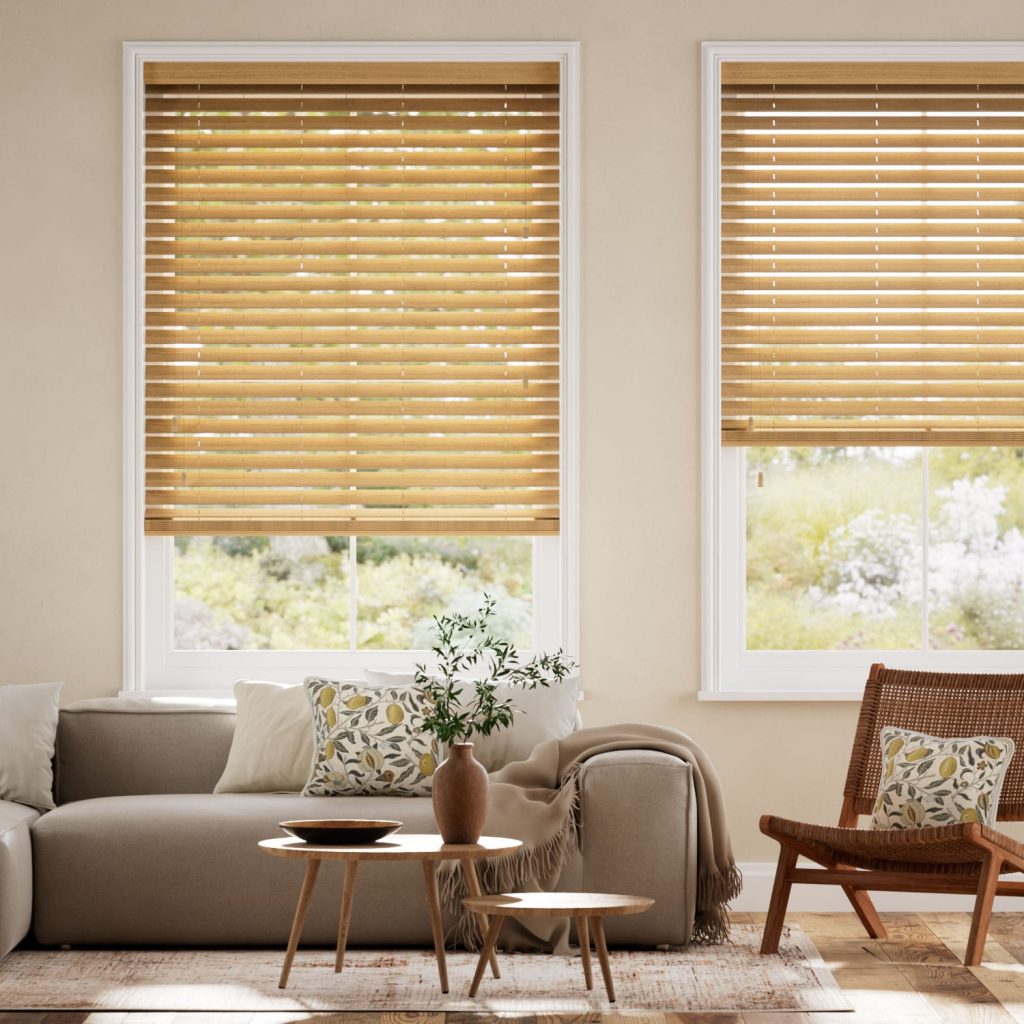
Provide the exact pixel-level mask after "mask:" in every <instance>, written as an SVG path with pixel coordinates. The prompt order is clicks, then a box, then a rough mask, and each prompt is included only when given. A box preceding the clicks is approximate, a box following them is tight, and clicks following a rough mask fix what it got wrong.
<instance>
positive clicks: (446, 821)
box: [432, 743, 487, 843]
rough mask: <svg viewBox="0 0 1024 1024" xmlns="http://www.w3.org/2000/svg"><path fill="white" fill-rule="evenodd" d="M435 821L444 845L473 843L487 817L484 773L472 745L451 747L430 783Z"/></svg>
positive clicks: (484, 769) (464, 744) (456, 744)
mask: <svg viewBox="0 0 1024 1024" xmlns="http://www.w3.org/2000/svg"><path fill="white" fill-rule="evenodd" d="M432 788H433V797H434V819H435V820H436V821H437V830H438V831H439V832H440V833H441V838H442V839H443V840H444V841H445V842H446V843H475V842H476V841H477V840H478V839H479V838H480V833H481V832H482V831H483V827H484V818H486V817H487V769H486V768H484V766H483V765H482V764H481V763H480V762H479V761H478V760H477V759H476V758H475V757H474V756H473V744H472V743H453V744H451V746H450V747H449V748H448V756H447V757H446V758H445V759H444V760H443V761H442V762H441V763H440V764H439V765H438V766H437V770H436V771H435V772H434V779H433V786H432Z"/></svg>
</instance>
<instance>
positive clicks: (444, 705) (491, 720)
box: [415, 594, 576, 743]
mask: <svg viewBox="0 0 1024 1024" xmlns="http://www.w3.org/2000/svg"><path fill="white" fill-rule="evenodd" d="M493 615H494V598H493V597H491V596H490V595H488V594H484V603H483V605H482V606H481V607H480V608H479V610H478V611H477V613H476V614H475V615H460V614H458V613H455V612H453V613H451V614H448V615H435V616H434V631H435V638H436V639H435V643H434V646H433V647H432V648H431V651H432V652H433V654H434V655H435V656H436V658H437V671H436V674H435V675H430V674H429V673H428V672H427V670H426V668H425V667H424V666H423V665H417V666H416V675H415V683H416V685H417V686H419V687H420V688H421V689H422V691H423V693H424V694H425V696H426V698H427V701H428V703H429V704H430V706H431V707H430V711H429V713H428V714H427V715H426V716H425V717H424V719H423V729H424V731H425V732H429V733H433V735H434V736H436V737H437V738H438V740H440V741H441V742H442V743H459V742H465V741H466V740H468V739H469V738H470V737H471V736H474V735H480V736H490V735H491V733H492V732H495V731H497V730H499V729H507V728H508V727H509V726H510V725H511V724H512V719H513V718H514V717H515V715H516V714H517V713H518V712H519V709H518V708H517V707H516V706H515V702H514V701H513V699H512V698H511V697H500V696H499V695H498V687H499V686H515V687H520V688H521V689H524V690H535V689H536V688H537V687H538V686H544V687H548V686H551V684H552V683H561V682H562V680H563V679H565V677H566V676H567V675H569V673H570V672H572V671H573V669H575V668H576V663H575V662H574V661H573V660H572V659H571V658H566V657H565V656H564V654H563V652H562V649H561V648H559V650H558V651H557V652H556V653H555V654H537V655H534V656H533V657H532V658H531V659H530V660H529V661H528V662H526V663H525V664H522V663H520V660H519V652H518V651H517V650H516V647H515V644H513V643H512V641H511V640H505V639H503V638H501V637H498V636H495V635H494V632H493V631H492V627H491V619H492V617H493ZM481 666H483V667H484V671H483V672H482V673H481V672H480V668H481ZM473 677H475V678H473ZM466 678H473V689H472V691H470V692H467V690H466V688H464V686H463V685H462V682H461V680H463V679H466Z"/></svg>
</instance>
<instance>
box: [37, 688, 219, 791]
mask: <svg viewBox="0 0 1024 1024" xmlns="http://www.w3.org/2000/svg"><path fill="white" fill-rule="evenodd" d="M234 728H235V706H234V701H229V700H225V701H217V700H196V701H183V700H177V699H176V700H167V699H162V698H159V697H136V698H121V697H112V698H102V699H96V700H83V701H79V702H78V703H76V704H69V705H68V706H67V707H66V708H63V709H62V710H61V713H60V724H59V725H58V727H57V773H56V774H57V781H56V790H57V803H58V804H66V803H70V802H71V801H72V800H88V799H92V798H94V797H104V796H128V795H131V794H136V793H211V792H213V787H214V786H215V785H216V784H217V780H218V779H219V778H220V775H221V772H223V770H224V765H225V764H226V762H227V759H228V751H229V750H230V748H231V737H232V734H233V732H234Z"/></svg>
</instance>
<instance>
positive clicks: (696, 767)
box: [441, 724, 742, 950]
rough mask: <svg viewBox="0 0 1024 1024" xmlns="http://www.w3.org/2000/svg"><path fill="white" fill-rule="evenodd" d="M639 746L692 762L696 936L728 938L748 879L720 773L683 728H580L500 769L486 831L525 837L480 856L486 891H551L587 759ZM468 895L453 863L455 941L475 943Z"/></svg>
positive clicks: (532, 940) (541, 934) (446, 896)
mask: <svg viewBox="0 0 1024 1024" xmlns="http://www.w3.org/2000/svg"><path fill="white" fill-rule="evenodd" d="M638 749H639V750H660V751H662V752H663V753H666V754H671V755H672V756H674V757H678V758H679V759H680V760H682V761H685V762H686V763H687V764H688V765H690V768H691V770H692V772H693V785H694V790H695V793H696V798H697V901H696V914H695V918H694V921H693V922H692V923H693V940H694V941H695V942H705V943H714V942H723V941H725V940H726V939H727V938H728V934H729V920H728V915H727V904H728V903H729V901H730V900H732V899H734V898H735V897H736V896H737V895H738V894H739V891H740V887H741V884H742V879H741V877H740V872H739V869H738V868H737V867H736V864H735V862H734V861H733V857H732V848H731V846H730V844H729V832H728V828H727V826H726V821H725V808H724V806H723V801H722V792H721V787H720V785H719V781H718V776H717V775H716V774H715V770H714V768H713V767H712V765H711V762H710V761H709V760H708V758H707V756H706V755H705V754H704V752H703V751H702V750H701V749H700V747H699V746H697V744H696V743H694V741H693V740H692V739H690V737H689V736H686V735H685V734H684V733H681V732H678V731H677V730H675V729H664V728H661V727H660V726H656V725H638V724H631V725H616V726H608V727H605V728H600V729H581V730H580V731H579V732H575V733H573V734H572V735H570V736H566V737H565V738H564V739H561V740H548V741H546V742H544V743H541V744H539V745H538V746H537V747H536V748H535V749H534V751H533V753H532V754H531V755H530V757H529V759H528V760H526V761H517V762H515V763H514V764H509V765H506V766H505V767H504V768H502V769H500V770H499V771H497V772H494V773H493V774H492V775H491V777H490V782H491V785H490V800H489V806H488V812H487V821H486V824H485V826H484V834H485V835H492V836H511V837H513V838H515V839H521V840H522V841H523V847H522V849H520V850H518V851H517V852H516V853H515V854H513V855H511V856H508V857H500V858H489V859H487V860H484V861H480V862H479V868H478V870H479V872H480V876H481V883H482V886H483V889H484V891H485V892H524V891H536V890H538V889H544V890H551V889H553V888H554V887H555V885H556V884H557V882H558V878H559V876H560V875H561V873H562V868H563V866H564V864H565V861H566V859H567V857H568V856H569V854H570V853H571V852H572V851H573V850H575V849H576V848H577V845H578V827H579V824H580V822H579V795H580V794H579V774H580V770H581V769H582V767H583V764H584V763H585V762H586V761H587V760H588V759H589V758H591V757H595V756H597V755H598V754H604V753H606V752H608V751H611V750H638ZM624 824H625V823H624ZM466 894H467V893H466V888H465V885H464V882H463V880H462V876H461V871H460V869H459V867H458V866H457V865H455V864H451V865H449V866H448V869H447V871H446V872H445V874H444V875H443V877H442V890H441V895H442V900H443V902H444V905H445V911H446V916H448V917H449V919H454V920H455V921H456V925H455V927H454V929H453V931H452V933H451V935H450V938H452V939H453V940H454V941H455V943H456V944H457V945H464V946H468V947H470V948H474V947H477V946H478V945H479V939H478V933H477V930H476V925H475V923H474V922H473V920H472V919H471V918H470V917H469V915H467V914H466V913H465V911H464V909H463V907H462V903H461V899H462V897H463V896H465V895H466ZM527 925H528V928H527V927H526V926H527ZM567 933H568V924H567V923H566V922H548V921H543V920H530V921H529V922H520V928H519V929H518V930H515V931H512V932H509V931H503V932H502V937H503V942H502V944H503V945H505V946H506V947H508V946H512V947H515V946H519V947H523V946H529V945H533V946H537V945H540V946H541V947H547V948H549V949H550V948H555V949H561V950H564V949H565V948H566V945H567V941H566V937H567ZM517 936H518V937H517Z"/></svg>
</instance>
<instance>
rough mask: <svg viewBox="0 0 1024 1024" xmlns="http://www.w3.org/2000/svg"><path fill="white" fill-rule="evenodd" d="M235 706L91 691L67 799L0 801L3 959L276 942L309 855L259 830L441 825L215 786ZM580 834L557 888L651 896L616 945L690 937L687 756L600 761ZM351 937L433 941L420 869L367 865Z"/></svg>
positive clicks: (417, 802)
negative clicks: (307, 820) (20, 946)
mask: <svg viewBox="0 0 1024 1024" xmlns="http://www.w3.org/2000/svg"><path fill="white" fill-rule="evenodd" d="M233 728H234V713H233V711H232V710H231V709H225V708H220V709H214V708H203V709H197V708H195V707H184V706H176V705H168V704H159V703H155V702H123V703H117V702H113V701H85V702H82V703H80V704H77V705H72V706H70V707H68V708H65V709H64V710H63V711H62V712H61V716H60V726H59V730H58V735H57V756H56V761H55V769H56V770H55V790H56V793H55V797H56V801H57V804H58V806H57V808H56V810H53V811H49V812H48V813H46V814H43V815H41V816H40V815H38V814H37V813H36V812H35V811H32V810H29V809H28V808H25V807H21V806H20V805H17V804H10V803H4V802H0V956H2V955H4V954H5V953H7V952H8V951H9V950H10V949H11V948H12V947H13V946H14V945H16V944H17V943H18V942H20V941H21V939H22V938H23V937H24V936H25V935H26V934H27V933H28V932H29V930H30V929H31V930H32V931H33V933H34V936H35V938H36V940H37V941H38V942H40V943H42V944H45V945H58V944H71V945H79V944H83V945H86V944H96V945H99V944H102V945H173V946H186V945H281V944H283V943H284V942H285V941H286V939H287V935H288V929H289V926H290V923H291V916H292V913H293V911H294V907H295V899H296V894H297V892H298V888H299V884H300V881H301V875H302V865H301V864H299V863H292V862H290V861H282V860H280V859H278V858H272V857H268V856H267V855H265V854H263V853H261V852H260V851H259V850H258V848H257V845H256V843H257V840H259V839H263V838H266V837H268V836H274V835H280V834H281V832H280V830H279V829H278V827H277V823H278V822H279V821H282V820H284V819H287V818H297V817H372V818H377V817H382V818H394V819H398V820H401V821H403V822H404V823H405V831H407V832H433V831H436V826H435V825H434V820H433V815H432V811H431V803H430V800H429V799H422V798H420V799H417V798H409V797H302V796H299V795H297V794H286V793H256V794H214V793H213V792H212V790H213V787H214V785H215V783H216V782H217V779H218V778H219V776H220V774H221V771H222V770H223V767H224V763H225V761H226V758H227V754H228V749H229V747H230V745H231V736H232V731H233ZM582 798H583V814H582V822H583V826H582V841H581V849H580V852H579V853H578V854H577V855H575V856H574V857H573V858H572V859H571V861H570V862H569V863H568V865H567V866H566V869H565V871H564V872H563V875H562V878H561V881H560V884H559V887H560V888H562V889H567V890H571V889H590V890H596V891H600V890H604V891H612V892H629V893H636V894H640V895H646V896H653V897H654V898H655V899H656V900H657V903H656V905H655V907H654V909H653V910H652V911H650V912H649V913H647V914H643V915H640V916H637V917H627V918H621V919H615V920H614V921H609V923H608V934H609V940H610V941H611V942H614V943H620V944H631V945H632V944H636V945H661V944H682V943H685V942H687V941H688V940H689V937H690V923H691V922H692V920H693V906H694V897H695V890H696V882H695V879H696V825H695V814H694V796H693V786H692V780H691V777H690V769H689V767H688V766H687V765H686V764H684V763H683V762H681V761H679V760H678V759H676V758H673V757H670V756H668V755H666V754H661V753H657V752H653V751H639V750H638V751H620V752H615V753H610V754H602V755H601V756H599V757H595V758H593V759H592V760H590V761H589V762H588V763H587V764H586V766H585V769H584V771H583V775H582ZM360 875H361V877H360V887H359V891H358V893H357V894H356V900H355V907H354V910H353V914H352V928H351V940H350V941H351V942H352V944H354V945H360V944H362V945H420V946H428V945H429V944H430V924H429V920H428V917H427V912H426V908H425V904H424V899H423V892H422V885H423V881H422V873H421V872H420V870H419V865H418V864H408V865H403V864H394V865H380V864H366V865H364V871H361V872H360ZM340 887H341V870H340V868H339V870H337V871H334V870H331V869H330V868H328V869H327V870H326V871H325V872H322V873H321V877H320V880H319V882H318V884H317V891H316V898H315V900H314V903H313V906H312V909H311V911H310V914H309V918H308V920H307V923H306V927H305V931H304V936H303V938H304V941H305V942H306V943H309V944H318V945H331V944H333V942H334V940H335V934H336V929H337V907H338V901H339V898H340Z"/></svg>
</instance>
